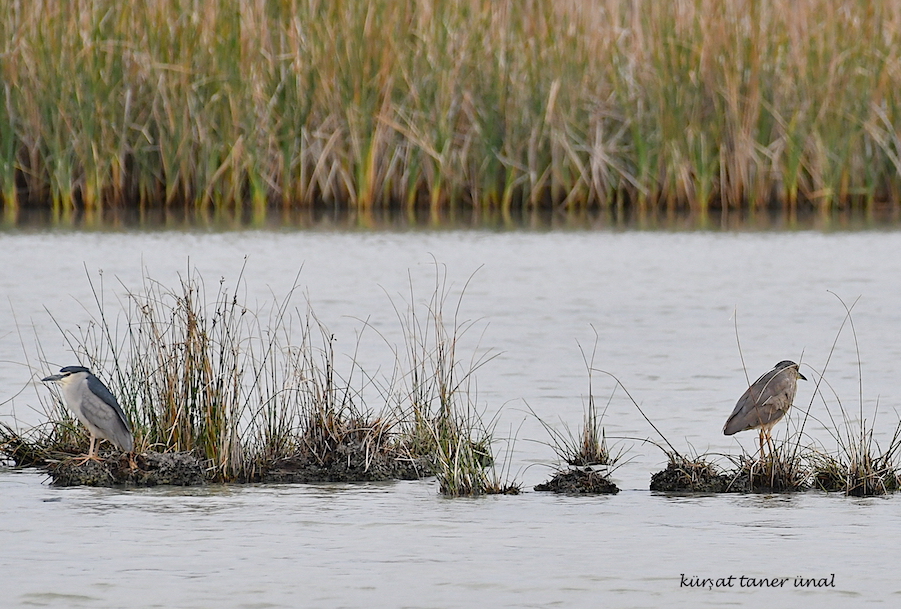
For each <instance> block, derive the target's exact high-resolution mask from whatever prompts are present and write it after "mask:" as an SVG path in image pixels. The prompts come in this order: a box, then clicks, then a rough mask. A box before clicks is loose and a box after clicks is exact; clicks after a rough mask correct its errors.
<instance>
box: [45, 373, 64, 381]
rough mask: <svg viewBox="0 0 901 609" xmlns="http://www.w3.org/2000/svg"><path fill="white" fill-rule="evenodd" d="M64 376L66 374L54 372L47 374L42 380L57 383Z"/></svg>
mask: <svg viewBox="0 0 901 609" xmlns="http://www.w3.org/2000/svg"><path fill="white" fill-rule="evenodd" d="M64 376H65V375H64V374H52V375H50V376H45V377H44V378H42V379H41V381H42V382H44V383H55V382H56V381H58V380H60V379H61V378H63V377H64Z"/></svg>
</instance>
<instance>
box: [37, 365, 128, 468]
mask: <svg viewBox="0 0 901 609" xmlns="http://www.w3.org/2000/svg"><path fill="white" fill-rule="evenodd" d="M41 380H42V381H44V382H47V383H59V385H60V386H61V387H62V389H63V399H64V400H65V402H66V406H68V407H69V410H71V411H72V412H74V413H75V416H76V417H78V420H79V421H81V422H82V424H83V425H84V426H85V427H87V428H88V432H90V434H91V448H90V449H89V450H88V455H87V457H86V459H85V460H87V459H97V454H96V452H95V451H96V446H95V442H96V440H97V438H100V439H102V440H109V441H110V442H112V443H113V444H115V445H116V446H118V447H119V448H121V449H122V450H124V451H125V452H129V453H130V452H132V451H133V450H134V447H135V440H134V436H133V435H132V433H131V425H129V423H128V418H127V417H126V416H125V413H124V412H123V411H122V407H121V406H119V402H117V401H116V398H115V397H114V396H113V394H112V393H111V392H110V390H109V389H107V388H106V385H104V384H103V383H102V382H101V381H100V379H98V378H97V377H96V376H94V375H93V374H91V371H90V370H88V369H87V368H85V367H83V366H66V367H65V368H61V369H60V371H59V374H54V375H52V376H47V377H44V378H42V379H41Z"/></svg>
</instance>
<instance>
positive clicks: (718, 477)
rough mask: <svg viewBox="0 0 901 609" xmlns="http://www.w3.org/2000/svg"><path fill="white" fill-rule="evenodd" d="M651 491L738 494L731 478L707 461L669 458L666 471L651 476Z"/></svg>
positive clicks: (738, 487)
mask: <svg viewBox="0 0 901 609" xmlns="http://www.w3.org/2000/svg"><path fill="white" fill-rule="evenodd" d="M651 490H652V491H664V492H686V493H729V492H738V491H739V490H740V485H735V484H734V480H733V477H732V476H730V475H728V474H726V473H724V472H722V471H720V469H719V468H718V467H717V466H716V465H714V464H713V463H710V462H708V461H704V460H702V459H696V460H689V459H685V458H682V457H670V461H669V463H667V465H666V469H664V470H662V471H659V472H657V473H656V474H654V475H652V476H651Z"/></svg>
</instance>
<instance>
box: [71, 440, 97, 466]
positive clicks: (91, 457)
mask: <svg viewBox="0 0 901 609" xmlns="http://www.w3.org/2000/svg"><path fill="white" fill-rule="evenodd" d="M96 442H97V438H95V437H94V434H91V447H90V448H89V449H88V454H86V455H82V456H80V457H77V458H76V461H78V463H77V465H84V464H85V463H87V462H88V461H101V459H100V457H98V456H97V455H96V451H97V447H96Z"/></svg>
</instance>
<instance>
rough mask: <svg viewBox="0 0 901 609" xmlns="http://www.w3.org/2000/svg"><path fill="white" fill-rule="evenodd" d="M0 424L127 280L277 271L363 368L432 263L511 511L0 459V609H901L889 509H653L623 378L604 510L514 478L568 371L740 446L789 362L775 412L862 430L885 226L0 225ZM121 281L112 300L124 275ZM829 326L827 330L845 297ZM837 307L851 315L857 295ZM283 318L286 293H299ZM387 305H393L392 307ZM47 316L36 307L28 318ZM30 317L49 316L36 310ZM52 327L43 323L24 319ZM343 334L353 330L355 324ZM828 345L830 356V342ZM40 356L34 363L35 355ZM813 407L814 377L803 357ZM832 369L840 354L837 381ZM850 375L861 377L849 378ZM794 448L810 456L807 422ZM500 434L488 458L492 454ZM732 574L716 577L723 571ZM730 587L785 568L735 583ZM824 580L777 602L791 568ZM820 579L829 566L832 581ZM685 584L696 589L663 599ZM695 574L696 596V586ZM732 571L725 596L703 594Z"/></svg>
mask: <svg viewBox="0 0 901 609" xmlns="http://www.w3.org/2000/svg"><path fill="white" fill-rule="evenodd" d="M0 255H2V257H3V260H5V261H6V264H5V265H4V269H3V270H2V271H0V289H2V294H3V296H4V299H3V300H4V302H3V303H2V305H0V360H2V362H3V363H2V365H0V401H3V404H2V405H0V415H2V416H3V420H5V421H9V420H10V418H11V417H12V415H13V414H15V415H16V417H17V418H18V419H19V420H21V421H24V422H36V421H37V420H38V418H39V415H38V414H37V413H35V412H34V410H33V408H34V407H35V406H36V405H37V403H38V402H37V400H38V396H39V395H42V394H45V392H46V391H47V390H46V388H44V387H43V386H42V385H41V384H40V383H39V382H36V379H37V378H39V376H40V375H43V374H47V373H49V371H52V370H53V369H54V368H55V367H59V366H62V365H67V364H71V363H74V357H73V355H72V353H71V351H70V347H69V346H68V344H67V343H66V341H65V340H64V339H63V337H62V335H61V333H60V330H59V328H57V327H56V325H55V323H54V321H53V319H56V321H57V322H58V323H59V324H60V326H62V328H63V329H64V330H71V331H77V328H78V327H79V326H84V324H86V323H87V322H88V320H89V319H90V318H91V316H92V315H95V314H96V306H95V305H94V303H93V296H92V292H91V288H90V285H89V282H88V279H87V277H88V275H90V276H91V278H92V279H93V280H94V281H95V285H96V284H97V282H98V281H99V277H100V276H99V274H98V273H99V272H100V271H102V278H103V285H104V288H103V295H104V300H105V301H106V302H107V305H106V306H107V313H108V314H109V313H110V312H113V313H115V312H116V311H118V310H119V309H121V305H120V304H118V303H119V302H120V301H121V300H122V298H123V296H124V294H125V291H126V288H128V289H132V290H138V289H140V286H141V281H142V277H144V276H145V275H147V276H150V277H152V278H153V279H155V280H158V281H160V282H161V283H162V284H163V285H166V286H171V287H175V285H176V284H177V281H178V276H179V273H181V274H182V275H185V274H186V273H187V272H188V269H189V268H196V269H197V272H198V273H199V274H200V275H201V276H202V277H203V279H204V282H205V284H206V285H207V287H208V289H209V291H210V292H214V291H215V287H216V286H217V285H218V282H219V279H220V277H222V278H225V281H226V282H227V283H228V284H229V285H234V284H235V283H236V282H237V281H238V276H239V273H240V270H241V268H242V265H244V264H245V257H246V268H245V269H244V274H243V277H244V281H243V283H242V284H241V285H242V287H241V288H240V292H239V293H240V294H241V296H242V298H244V300H246V302H248V303H250V304H251V305H259V306H260V307H261V308H262V307H264V306H266V305H267V304H268V303H271V302H272V300H273V298H282V297H284V296H285V295H286V294H287V292H288V291H289V290H290V288H291V286H292V285H294V283H295V278H296V277H297V274H298V271H299V272H300V275H299V279H297V283H298V284H299V285H300V286H301V287H302V290H303V292H304V294H305V295H306V298H307V299H308V300H309V302H310V305H311V307H312V308H313V310H314V311H315V313H316V314H317V316H318V317H319V318H320V319H321V320H322V321H323V322H324V323H325V324H326V325H327V326H328V327H329V329H330V330H331V331H332V332H333V333H334V334H335V335H336V337H337V343H336V347H337V349H338V351H339V352H340V353H345V354H350V353H352V352H353V350H354V348H355V345H356V343H357V334H360V333H362V338H361V339H360V347H359V353H358V355H357V358H358V359H359V361H360V363H361V365H362V366H363V367H364V368H365V369H367V370H368V371H371V372H373V373H378V371H380V370H387V369H389V368H390V367H391V365H392V363H393V360H392V355H391V349H390V347H389V346H390V345H392V344H399V342H400V336H401V333H400V328H399V324H398V321H397V317H396V313H395V311H394V308H393V307H394V306H399V307H400V308H401V309H403V308H404V307H405V306H406V303H407V302H409V300H410V296H409V293H410V291H411V286H412V290H413V293H414V296H413V299H414V301H416V302H420V301H424V300H426V299H427V298H428V297H429V296H430V295H431V293H432V290H433V288H434V284H435V275H436V266H435V261H437V262H438V263H439V264H440V265H442V268H445V267H446V274H447V284H448V285H449V286H450V287H449V293H450V296H449V298H448V302H449V303H450V304H449V305H448V308H446V311H445V312H446V313H447V312H448V310H450V311H452V310H453V308H454V306H455V304H456V299H457V297H458V296H459V294H460V291H461V290H462V288H463V286H464V285H465V284H466V283H467V280H469V283H468V286H467V287H466V289H465V293H464V294H463V296H462V303H461V307H460V311H461V313H460V319H461V320H472V321H473V322H474V326H473V329H472V330H471V331H470V332H469V333H468V334H467V335H466V337H465V339H466V340H464V341H463V345H462V346H461V349H464V352H462V353H461V354H460V355H461V359H464V360H468V358H469V357H470V354H473V353H476V354H477V355H478V354H482V353H490V354H493V355H494V356H495V357H494V359H492V360H491V361H490V362H488V363H487V364H486V365H485V366H484V367H482V368H481V369H479V370H478V371H477V373H476V377H477V380H478V387H477V389H478V392H477V400H478V404H479V406H480V408H482V409H483V410H484V411H485V413H486V417H490V416H493V415H495V414H497V427H496V432H497V435H498V436H499V437H509V436H514V435H515V436H516V442H515V443H514V445H513V449H512V452H511V459H512V473H513V474H515V475H516V477H517V479H518V480H519V481H520V482H522V483H523V486H524V489H525V491H526V492H524V493H523V494H522V495H520V496H513V497H481V498H474V499H446V498H443V497H441V496H440V495H439V493H438V488H437V484H436V482H435V481H434V480H424V481H418V482H397V483H384V484H351V485H340V484H337V485H335V484H322V485H297V486H291V485H278V486H210V487H205V488H191V489H182V488H155V489H124V490H123V489H89V488H70V489H59V488H53V487H50V486H49V485H48V484H47V482H46V480H45V477H44V476H43V475H42V474H40V473H37V472H34V471H28V470H25V471H12V470H0V544H2V546H3V547H4V548H6V551H5V552H3V554H2V558H0V590H2V591H3V600H2V603H0V604H2V605H3V606H11V607H15V606H44V607H122V606H130V607H253V608H264V607H473V606H486V607H487V606H491V607H549V606H560V607H599V606H617V607H658V606H674V607H721V606H726V605H729V606H749V607H750V606H760V605H763V604H772V605H774V606H799V605H801V604H803V605H811V604H816V605H817V606H820V607H845V606H850V605H854V606H857V605H859V604H863V603H865V602H866V603H884V604H886V605H894V604H896V603H898V602H899V601H901V583H899V579H898V577H897V569H896V565H897V563H898V560H899V558H901V550H899V547H901V533H899V531H901V504H899V501H901V497H895V496H889V497H882V498H865V499H858V498H850V497H844V496H841V495H837V494H834V495H827V494H825V493H819V492H807V493H802V494H797V495H738V496H667V495H663V494H656V493H652V492H650V491H649V490H648V483H649V478H650V475H651V473H652V472H654V471H657V470H659V469H661V468H662V467H663V466H664V465H665V456H664V455H663V453H662V452H661V451H660V450H659V449H657V448H656V447H654V446H653V445H652V444H649V443H642V442H641V441H640V439H641V438H650V439H653V440H659V438H657V437H656V436H655V435H654V432H653V430H652V429H651V428H650V427H649V425H648V424H647V423H646V422H645V421H644V419H643V418H642V417H641V416H640V414H639V413H638V412H637V410H636V409H635V407H634V405H633V404H632V403H631V402H630V401H629V400H628V399H626V398H625V396H624V394H623V392H622V390H618V391H614V389H615V383H614V381H612V379H610V378H609V377H607V376H605V375H603V374H600V373H596V374H595V375H594V378H593V381H592V383H593V393H594V395H595V399H596V400H597V401H598V403H599V404H602V405H604V404H608V402H609V406H607V410H606V414H605V418H604V425H605V428H606V434H607V436H608V438H610V439H611V440H610V441H611V443H614V444H615V445H616V446H617V447H618V448H620V449H622V450H624V451H625V452H624V461H625V462H624V464H622V465H621V466H620V467H619V468H618V469H617V470H616V471H615V472H614V474H613V478H614V480H615V481H616V482H617V483H618V485H619V486H620V487H621V488H622V489H623V490H622V492H621V493H619V494H618V495H615V496H603V497H566V496H552V495H548V494H544V493H537V492H533V491H532V490H531V487H532V486H534V485H535V484H537V483H539V482H542V481H544V480H545V479H547V478H548V477H549V475H550V474H551V472H552V466H553V464H554V453H553V451H552V450H551V448H549V447H548V445H547V442H548V440H549V438H548V436H547V433H546V432H545V431H544V430H543V428H542V427H541V425H540V423H538V422H537V421H536V420H535V418H534V417H533V416H532V415H530V414H528V409H529V408H531V409H532V410H534V411H535V412H536V413H537V414H538V415H539V416H541V417H542V418H543V419H545V420H546V421H548V422H549V423H551V424H554V425H555V426H556V427H558V428H560V429H562V428H563V426H564V425H566V426H569V427H570V428H571V429H572V430H573V431H575V430H576V428H577V427H578V426H579V425H580V424H581V420H582V416H583V408H584V404H585V402H586V399H587V395H588V375H587V372H586V366H585V364H584V362H583V359H582V353H581V351H580V345H581V349H582V350H584V351H586V352H588V353H590V352H591V349H592V346H593V344H594V341H595V331H596V332H597V337H598V339H597V350H596V354H595V367H597V368H599V369H602V370H605V371H608V372H610V373H612V374H615V375H616V376H617V377H618V378H619V379H620V380H621V381H622V383H623V384H624V385H625V387H626V388H627V389H628V390H629V392H630V393H631V395H632V396H633V397H634V398H635V399H636V400H637V401H638V402H639V403H640V404H641V406H642V408H643V409H644V411H645V413H646V414H647V415H648V416H649V417H650V418H651V419H652V420H653V421H654V422H655V424H656V425H657V426H658V428H659V429H660V430H661V431H662V432H663V433H664V434H665V435H666V436H667V438H668V440H669V441H670V442H672V443H673V444H674V445H675V446H676V448H678V449H679V450H684V451H688V450H694V451H696V452H699V453H703V452H712V453H719V454H732V455H737V454H739V453H740V452H741V451H742V449H744V450H746V451H753V450H754V445H755V443H756V437H757V436H756V433H754V432H746V433H743V434H738V435H737V436H734V437H725V436H723V435H722V426H723V423H724V422H725V419H726V417H727V416H728V414H729V413H730V412H731V409H732V407H733V406H734V404H735V401H736V399H737V398H738V397H739V395H741V393H742V392H743V390H744V389H745V387H746V386H747V381H746V377H745V372H744V371H743V367H742V359H741V356H740V353H739V348H738V346H737V344H736V330H735V323H736V320H737V324H738V333H739V337H740V340H741V355H743V357H744V362H745V363H746V365H747V368H748V372H747V374H748V375H750V377H751V380H753V379H754V378H756V377H757V376H759V375H760V374H762V373H763V372H765V371H766V370H768V369H769V368H771V367H772V366H773V364H775V363H776V362H777V361H779V360H782V359H793V360H796V361H797V360H799V359H800V360H802V361H803V365H802V372H803V373H804V374H805V375H806V376H807V377H808V378H810V379H811V381H810V382H807V383H804V382H800V383H799V388H798V395H797V397H796V400H795V405H796V407H798V408H796V409H795V410H794V411H793V414H792V415H791V417H790V420H789V421H788V423H781V424H780V425H779V426H778V427H777V428H776V432H777V433H776V435H777V437H779V436H781V435H783V434H785V433H786V429H787V428H789V427H791V426H792V425H796V424H797V423H798V421H800V417H801V413H800V410H803V409H807V408H808V406H809V407H810V412H811V415H812V416H813V417H816V419H819V420H825V421H827V422H828V419H827V414H826V412H827V410H826V409H827V407H828V408H829V409H831V411H832V412H833V414H834V415H835V414H836V413H838V410H837V409H838V404H839V401H840V402H841V404H842V405H843V406H844V407H845V408H846V409H847V410H848V411H849V412H850V413H855V414H856V413H858V412H860V411H861V410H862V412H863V414H864V416H865V418H867V420H868V421H872V419H873V416H874V412H877V413H878V414H877V415H876V426H875V427H876V433H875V435H876V437H877V439H878V440H881V441H882V442H883V443H884V442H886V441H887V439H888V437H889V436H890V435H891V432H892V431H893V429H894V425H895V424H896V423H897V421H898V414H897V413H896V409H897V408H898V406H899V403H901V399H899V398H901V387H899V385H898V382H897V378H898V376H897V366H898V362H899V361H901V342H899V341H898V339H897V332H898V328H899V327H901V233H899V232H896V231H862V232H817V231H797V232H640V231H622V232H620V231H550V232H528V231H513V232H493V231H444V232H441V231H438V232H417V231H414V232H371V233H370V232H324V231H315V230H307V231H236V232H224V233H215V232H213V233H207V232H183V231H179V232H174V231H172V232H169V231H160V232H116V231H112V232H103V231H96V232H68V231H20V232H6V233H2V234H0ZM123 286H124V287H123ZM836 295H837V296H838V297H840V298H841V299H843V300H844V301H845V302H846V303H847V304H848V305H849V306H850V305H851V304H852V303H854V302H855V300H856V301H857V302H856V305H855V306H854V309H853V322H854V330H855V331H856V344H857V346H855V340H854V335H853V334H852V333H851V331H850V330H851V328H850V327H849V326H845V328H844V330H843V331H842V333H841V334H840V335H838V333H839V329H840V327H841V325H842V321H843V319H844V316H845V309H844V308H843V306H842V304H841V302H840V301H839V299H838V298H837V297H836ZM858 297H859V300H857V299H858ZM296 302H297V305H298V307H299V308H301V309H304V308H305V307H306V304H305V302H304V298H303V297H302V296H301V297H299V298H297V300H296ZM392 303H393V304H392ZM45 309H46V310H45ZM48 312H49V313H48ZM51 315H52V318H51ZM362 320H366V321H367V323H368V324H369V326H371V327H370V328H368V329H364V322H363V321H362ZM837 335H838V340H837V345H836V347H835V349H834V350H833V349H832V346H833V343H834V342H835V341H836V336H837ZM38 343H39V344H40V349H41V350H42V351H43V356H44V358H45V359H46V363H42V362H41V358H40V357H39V356H38V353H37V351H38V347H37V346H36V345H37V344H38ZM830 353H831V360H830V361H829V365H828V368H827V369H826V370H825V378H826V380H827V381H828V382H829V385H830V386H831V389H828V390H826V389H825V386H824V394H825V397H824V398H820V397H819V396H814V386H815V382H813V381H814V379H816V378H817V376H818V373H819V372H822V371H823V369H824V366H825V365H826V362H827V360H829V358H830ZM858 358H859V361H860V366H859V367H858ZM860 371H862V378H861V376H860V374H859V372H860ZM805 429H806V431H807V434H808V435H807V437H808V438H809V440H810V442H811V443H820V444H821V445H822V446H823V447H825V448H826V449H828V450H834V449H835V443H834V441H833V440H832V439H831V436H830V434H829V429H828V428H827V427H824V425H822V424H820V423H818V422H817V421H812V422H808V424H807V427H806V428H805ZM504 448H505V447H504V444H503V443H499V444H498V446H497V447H496V449H497V450H498V451H504ZM730 576H733V579H731V580H730V579H728V578H729V577H730ZM742 576H745V577H750V578H755V579H759V578H788V579H787V580H785V583H784V585H783V587H779V588H768V589H760V588H756V587H754V588H748V587H741V583H748V580H742V579H740V578H741V577H742ZM799 576H800V577H803V578H812V579H814V580H825V581H827V582H828V583H831V584H834V585H831V586H828V587H824V588H821V589H812V588H802V587H795V586H794V582H795V578H796V577H799ZM833 576H834V577H833ZM698 578H699V579H700V580H704V579H707V578H711V579H712V580H713V581H712V582H711V583H712V584H714V586H713V589H708V588H709V587H704V588H697V587H690V586H686V585H683V584H685V583H689V582H694V581H697V579H698ZM718 578H719V579H721V581H720V582H719V583H720V584H726V585H723V586H721V587H715V584H716V583H717V582H716V580H717V579H718ZM730 582H731V583H732V586H731V587H729V586H728V583H730Z"/></svg>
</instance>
